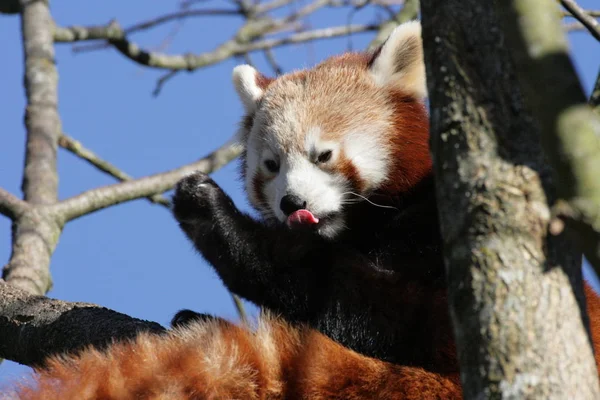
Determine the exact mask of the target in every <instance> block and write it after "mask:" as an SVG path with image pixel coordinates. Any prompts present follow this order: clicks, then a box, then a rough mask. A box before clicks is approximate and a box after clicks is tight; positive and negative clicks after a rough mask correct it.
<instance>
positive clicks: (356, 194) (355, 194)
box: [342, 192, 400, 211]
mask: <svg viewBox="0 0 600 400" xmlns="http://www.w3.org/2000/svg"><path fill="white" fill-rule="evenodd" d="M342 194H352V195H354V196H357V197H360V198H361V199H363V200H365V201H367V202H368V203H369V204H372V205H374V206H376V207H381V208H392V209H394V210H398V211H400V209H398V208H397V207H393V206H384V205H382V204H377V203H374V202H372V201H371V200H369V199H367V198H366V197H365V196H361V195H360V194H358V193H354V192H344V193H342Z"/></svg>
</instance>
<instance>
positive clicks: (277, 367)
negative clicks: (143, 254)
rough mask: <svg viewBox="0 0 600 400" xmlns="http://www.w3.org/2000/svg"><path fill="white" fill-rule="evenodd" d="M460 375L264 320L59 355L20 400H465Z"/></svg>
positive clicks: (209, 325) (192, 328) (198, 326)
mask: <svg viewBox="0 0 600 400" xmlns="http://www.w3.org/2000/svg"><path fill="white" fill-rule="evenodd" d="M461 397H462V394H461V389H460V384H459V377H458V375H456V374H454V375H448V376H443V375H441V374H437V373H432V372H428V371H425V370H423V369H421V368H416V367H407V366H402V365H394V364H390V363H386V362H383V361H380V360H376V359H372V358H368V357H364V356H362V355H360V354H358V353H356V352H354V351H351V350H349V349H346V348H345V347H342V346H341V345H339V344H338V343H336V342H334V341H332V340H330V339H329V338H327V337H326V336H324V335H322V334H320V333H318V332H317V331H315V330H312V329H309V328H305V327H292V326H291V325H289V324H287V323H285V322H284V321H283V320H281V319H278V318H273V317H269V316H264V317H262V318H261V320H260V322H259V324H258V328H257V329H256V330H251V329H249V328H247V327H241V326H238V325H234V324H230V323H227V322H222V321H219V320H217V319H215V320H209V321H203V322H198V323H193V324H190V325H188V326H187V327H184V328H178V329H176V330H174V331H172V332H170V333H169V334H168V335H164V336H163V335H152V334H141V335H140V336H139V337H138V338H137V339H136V340H134V341H131V342H123V343H117V344H114V345H112V346H111V347H110V349H109V350H108V351H106V352H102V351H98V350H95V349H89V350H86V351H84V352H82V353H81V354H80V355H78V356H76V357H73V358H70V357H64V356H63V357H53V358H51V359H50V360H49V361H48V363H47V366H46V367H45V368H44V369H43V370H40V371H39V372H38V374H37V376H36V377H35V381H34V382H33V383H31V384H29V385H25V386H22V387H21V388H19V389H18V390H17V392H16V398H17V399H21V400H42V399H43V400H71V399H73V400H75V399H77V400H93V399H94V400H95V399H98V400H99V399H103V400H118V399H119V400H120V399H162V400H166V399H190V400H192V399H193V400H203V399H207V400H208V399H215V400H216V399H248V400H253V399H315V400H318V399H348V400H353V399H382V400H385V399H390V400H391V399H406V400H410V399H446V400H452V399H460V398H461Z"/></svg>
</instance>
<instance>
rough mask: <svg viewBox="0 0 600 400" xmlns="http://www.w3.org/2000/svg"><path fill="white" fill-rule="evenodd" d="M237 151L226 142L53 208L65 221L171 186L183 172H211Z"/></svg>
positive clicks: (238, 151) (232, 145) (182, 175)
mask: <svg viewBox="0 0 600 400" xmlns="http://www.w3.org/2000/svg"><path fill="white" fill-rule="evenodd" d="M240 153H241V148H240V147H239V146H237V145H235V144H233V143H231V142H230V143H227V144H225V145H224V146H222V147H221V148H219V149H217V150H215V151H214V152H212V153H210V154H209V155H208V156H206V157H204V158H202V159H200V160H198V161H196V162H194V163H191V164H188V165H185V166H183V167H179V168H176V169H173V170H171V171H167V172H163V173H160V174H156V175H151V176H148V177H145V178H140V179H135V180H131V181H126V182H123V183H118V184H114V185H109V186H103V187H100V188H96V189H91V190H88V191H86V192H84V193H81V194H79V195H77V196H74V197H71V198H69V199H66V200H63V201H61V202H60V203H58V204H56V206H55V207H54V208H53V211H54V212H56V213H57V214H58V215H60V216H61V218H63V220H64V221H65V222H66V221H70V220H73V219H75V218H78V217H81V216H83V215H86V214H89V213H92V212H94V211H98V210H101V209H103V208H106V207H110V206H113V205H116V204H120V203H124V202H126V201H130V200H134V199H139V198H141V197H148V196H151V195H154V194H158V193H163V192H166V191H167V190H170V189H171V188H173V186H174V185H175V184H176V183H177V182H178V181H179V180H180V179H181V178H183V177H184V176H186V175H188V174H191V173H192V172H194V171H202V172H204V173H207V174H208V173H212V172H213V171H216V170H217V169H219V168H221V167H222V166H224V165H225V164H227V163H229V162H230V161H231V160H233V159H235V158H236V157H237V156H239V155H240Z"/></svg>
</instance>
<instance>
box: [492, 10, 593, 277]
mask: <svg viewBox="0 0 600 400" xmlns="http://www.w3.org/2000/svg"><path fill="white" fill-rule="evenodd" d="M555 7H556V6H555V5H554V4H553V2H552V0H536V1H528V2H527V5H525V2H524V1H523V0H511V1H510V7H507V11H506V13H505V14H503V15H505V18H504V19H505V25H506V27H505V31H506V32H507V39H508V43H509V44H510V45H511V49H512V50H513V53H514V55H515V61H516V63H517V66H518V73H519V78H520V80H521V81H522V83H523V86H524V87H525V89H527V94H528V97H527V98H528V100H529V103H530V104H531V106H532V110H533V112H534V116H535V117H536V119H537V120H538V121H539V122H540V124H541V126H542V130H543V132H544V135H542V141H543V144H544V150H545V153H546V154H547V155H548V157H549V160H550V162H551V164H552V166H553V169H554V172H555V174H556V176H557V177H558V180H559V182H560V185H558V188H559V195H560V196H561V198H562V199H563V200H564V201H565V202H567V204H565V203H563V204H561V206H560V213H559V216H561V217H563V218H564V219H565V220H566V222H567V226H569V225H570V226H571V227H572V228H573V231H574V232H578V238H579V240H578V243H579V244H580V245H581V248H582V249H583V252H584V254H585V256H586V258H587V259H588V261H589V262H590V264H592V266H593V267H594V269H595V272H596V274H600V179H598V171H600V117H599V116H598V115H596V114H595V113H594V111H593V110H592V108H591V107H590V106H589V104H588V102H587V99H586V97H585V93H584V91H583V88H582V86H581V83H580V81H579V79H578V77H577V73H576V71H575V68H574V66H573V64H572V62H571V59H570V57H569V50H568V42H567V38H566V37H565V34H564V33H563V32H561V30H559V29H556V27H557V26H559V24H560V18H559V16H558V15H557V13H556V8H555ZM569 208H570V209H571V210H570V211H569V210H568V209H569Z"/></svg>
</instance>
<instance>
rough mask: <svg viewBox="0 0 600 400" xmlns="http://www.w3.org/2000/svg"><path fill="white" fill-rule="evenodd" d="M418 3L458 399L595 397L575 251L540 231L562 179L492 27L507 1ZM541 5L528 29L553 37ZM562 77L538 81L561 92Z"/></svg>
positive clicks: (427, 0) (597, 392)
mask: <svg viewBox="0 0 600 400" xmlns="http://www.w3.org/2000/svg"><path fill="white" fill-rule="evenodd" d="M551 1H552V0H550V1H549V2H548V3H550V2H551ZM523 3H527V4H528V6H529V7H531V3H533V1H532V0H526V1H524V2H523ZM421 5H422V8H421V12H422V21H423V40H424V46H425V63H426V70H427V85H428V89H429V96H430V97H429V100H430V109H431V117H430V120H431V152H432V158H433V163H434V175H435V177H436V182H435V185H436V194H437V199H438V205H439V216H440V226H441V230H442V237H443V241H444V242H443V253H444V260H445V264H446V268H447V281H448V300H449V306H450V312H451V316H452V321H453V326H454V337H455V338H456V346H457V352H458V356H459V362H460V370H461V380H462V387H463V393H464V397H465V399H480V398H497V399H507V398H519V399H522V398H526V399H534V398H535V399H538V398H570V397H572V396H573V393H577V397H578V398H582V399H583V398H585V399H596V398H600V387H599V385H598V374H597V372H596V365H595V362H594V357H593V351H592V348H591V346H590V338H589V336H588V332H587V331H586V328H587V314H586V308H585V299H584V295H583V278H582V275H581V254H580V253H579V252H578V251H577V249H576V247H575V246H573V243H572V242H570V241H569V240H568V239H569V238H568V237H567V235H565V234H561V235H560V236H552V235H550V234H548V230H547V228H548V223H549V221H550V209H549V204H552V203H553V202H554V200H555V198H556V191H557V189H558V188H559V187H560V186H561V184H562V182H557V181H555V180H553V179H552V175H551V168H550V167H549V165H548V164H547V161H546V158H545V156H544V152H543V151H542V147H541V144H540V137H541V135H542V131H543V129H542V130H540V127H539V126H538V125H537V124H536V123H535V120H534V119H533V118H532V117H531V115H529V111H528V108H527V107H526V106H525V104H524V98H523V95H522V93H521V90H520V86H519V83H518V81H517V79H516V75H515V71H516V70H517V69H519V70H520V68H519V67H515V65H514V63H513V61H512V57H511V55H510V54H509V52H508V46H507V45H506V42H507V40H506V39H505V37H504V35H503V33H502V29H500V28H501V26H500V17H498V15H497V14H496V12H500V11H496V10H499V9H502V8H505V7H507V5H506V1H501V0H498V1H495V2H487V3H486V5H487V7H484V6H482V4H481V1H480V0H421ZM545 7H547V8H546V9H545V11H539V10H538V11H536V12H534V13H532V16H533V15H534V16H535V19H532V20H529V21H527V25H528V26H536V28H537V27H538V26H539V25H541V26H543V27H541V28H540V33H541V34H543V35H553V34H554V32H557V31H560V30H561V29H560V25H559V24H558V21H557V24H556V25H553V26H544V23H541V22H540V21H544V13H546V12H547V13H555V14H556V9H557V5H556V4H555V5H554V6H553V5H552V4H546V5H545ZM553 7H554V8H553ZM520 21H522V18H521V19H520ZM538 24H539V25H538ZM506 30H507V31H509V30H517V29H515V28H514V27H513V28H512V29H510V28H508V27H507V29H506ZM538 49H540V47H537V48H536V50H535V51H534V50H530V54H534V53H535V54H539V51H538ZM563 79H564V76H563V75H559V76H556V77H555V80H553V81H547V82H546V83H545V84H546V85H550V86H552V87H557V86H561V85H562V83H558V82H559V81H561V82H562V80H563ZM550 82H552V83H551V84H550ZM540 95H541V96H544V97H551V98H552V99H554V98H556V97H561V96H562V94H561V93H560V92H556V93H552V94H549V93H548V92H544V91H543V90H542V91H541V92H540ZM599 126H600V125H599ZM573 132H575V131H572V132H571V135H573ZM598 170H600V168H598V169H596V171H598ZM582 317H583V318H582ZM582 319H583V320H582ZM549 321H555V323H548V322H549Z"/></svg>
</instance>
